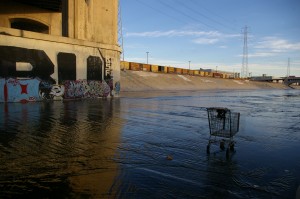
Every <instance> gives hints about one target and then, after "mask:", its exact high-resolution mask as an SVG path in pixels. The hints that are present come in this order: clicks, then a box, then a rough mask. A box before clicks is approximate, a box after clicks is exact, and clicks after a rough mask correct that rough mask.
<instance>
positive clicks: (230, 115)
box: [206, 107, 240, 157]
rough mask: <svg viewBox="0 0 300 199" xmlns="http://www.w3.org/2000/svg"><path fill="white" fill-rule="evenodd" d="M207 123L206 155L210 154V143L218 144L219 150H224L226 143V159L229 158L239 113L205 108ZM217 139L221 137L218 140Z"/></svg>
mask: <svg viewBox="0 0 300 199" xmlns="http://www.w3.org/2000/svg"><path fill="white" fill-rule="evenodd" d="M207 114H208V123H209V131H210V136H209V142H208V145H207V150H206V151H207V153H208V154H209V153H210V145H211V144H212V143H216V142H220V148H221V149H222V150H224V149H225V145H226V143H228V147H227V150H226V157H228V156H229V152H230V151H234V141H233V136H234V135H235V134H236V133H237V132H238V131H239V125H240V113H236V112H231V111H230V110H229V109H227V108H218V107H213V108H207ZM217 137H221V139H220V140H218V139H217Z"/></svg>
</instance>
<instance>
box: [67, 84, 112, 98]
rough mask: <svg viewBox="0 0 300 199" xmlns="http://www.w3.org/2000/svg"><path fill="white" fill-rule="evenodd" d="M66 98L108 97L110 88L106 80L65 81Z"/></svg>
mask: <svg viewBox="0 0 300 199" xmlns="http://www.w3.org/2000/svg"><path fill="white" fill-rule="evenodd" d="M64 86H65V94H64V98H65V99H76V98H97V97H107V96H108V94H109V93H110V88H109V86H108V85H107V84H106V82H105V81H87V80H76V81H65V83H64Z"/></svg>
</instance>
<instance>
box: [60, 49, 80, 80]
mask: <svg viewBox="0 0 300 199" xmlns="http://www.w3.org/2000/svg"><path fill="white" fill-rule="evenodd" d="M57 63H58V83H59V84H62V83H63V81H65V80H76V55H75V54H73V53H61V52H60V53H58V55H57Z"/></svg>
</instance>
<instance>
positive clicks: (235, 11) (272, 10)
mask: <svg viewBox="0 0 300 199" xmlns="http://www.w3.org/2000/svg"><path fill="white" fill-rule="evenodd" d="M120 5H121V15H122V27H123V28H122V32H123V48H124V59H125V61H133V62H141V63H146V62H147V53H146V52H149V53H148V62H149V64H158V65H164V66H174V67H181V68H189V61H191V62H190V67H191V69H199V68H205V69H208V68H211V69H217V70H223V71H231V72H241V68H242V57H243V44H244V39H243V34H242V31H243V28H244V27H245V26H247V27H248V31H249V33H248V40H247V41H248V68H249V73H251V75H252V76H256V75H262V74H267V75H272V76H286V74H287V66H288V59H290V75H296V76H300V1H299V0H120Z"/></svg>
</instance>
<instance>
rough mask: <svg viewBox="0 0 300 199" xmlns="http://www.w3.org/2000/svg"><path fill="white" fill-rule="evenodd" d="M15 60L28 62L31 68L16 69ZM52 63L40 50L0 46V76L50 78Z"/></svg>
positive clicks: (52, 69)
mask: <svg viewBox="0 0 300 199" xmlns="http://www.w3.org/2000/svg"><path fill="white" fill-rule="evenodd" d="M17 62H25V63H30V65H31V66H32V69H31V70H28V71H18V70H17V67H16V65H17ZM53 73H54V64H53V63H52V61H51V60H50V58H49V57H48V56H47V54H46V53H45V52H44V51H42V50H37V49H27V48H20V47H14V46H0V77H39V78H41V79H45V80H49V79H52V78H51V77H50V75H52V74H53Z"/></svg>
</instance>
